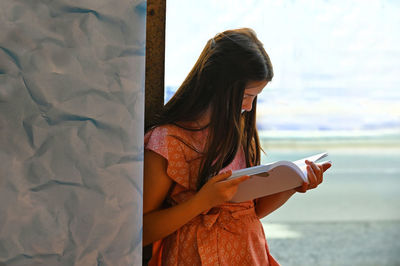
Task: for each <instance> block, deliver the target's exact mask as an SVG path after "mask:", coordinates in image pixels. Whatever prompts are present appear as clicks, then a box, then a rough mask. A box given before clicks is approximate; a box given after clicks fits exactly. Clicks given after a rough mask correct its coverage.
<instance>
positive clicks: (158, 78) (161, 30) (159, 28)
mask: <svg viewBox="0 0 400 266" xmlns="http://www.w3.org/2000/svg"><path fill="white" fill-rule="evenodd" d="M165 11H166V0H148V1H147V21H146V84H145V87H146V94H145V95H146V96H145V101H146V105H145V126H146V127H147V125H148V124H149V122H150V121H151V118H152V117H153V116H154V114H155V113H156V112H157V111H158V110H160V108H161V107H162V106H163V105H164V65H165V63H164V61H165Z"/></svg>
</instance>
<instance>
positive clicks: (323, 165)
mask: <svg viewBox="0 0 400 266" xmlns="http://www.w3.org/2000/svg"><path fill="white" fill-rule="evenodd" d="M321 166H322V171H323V172H325V171H326V170H328V169H329V168H330V167H331V166H332V163H331V162H326V163H323V164H321Z"/></svg>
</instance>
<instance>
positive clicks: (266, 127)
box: [165, 0, 400, 265]
mask: <svg viewBox="0 0 400 266" xmlns="http://www.w3.org/2000/svg"><path fill="white" fill-rule="evenodd" d="M399 14H400V2H399V1H389V0H371V1H355V0H346V1H344V0H343V1H340V0H336V1H323V0H315V1H305V0H304V1H296V0H282V1H272V0H271V1H269V0H263V1H261V0H260V1H257V0H249V1H237V0H234V1H233V0H230V1H228V0H219V1H212V0H202V1H194V0H191V1H183V0H182V1H178V0H176V1H167V19H166V61H165V97H166V98H165V101H167V100H168V99H169V98H170V97H171V96H172V94H173V93H174V92H175V91H176V89H177V88H178V86H179V85H180V84H181V83H182V81H183V80H184V78H185V77H186V75H187V74H188V73H189V71H190V69H191V68H192V66H193V65H194V63H195V61H196V59H197V58H198V56H199V55H200V52H201V50H202V49H203V47H204V45H205V44H206V42H207V40H208V39H210V38H211V37H213V36H214V35H215V34H217V33H218V32H221V31H224V30H226V29H233V28H241V27H250V28H253V29H254V30H255V31H256V33H257V35H258V37H259V39H260V40H261V41H262V42H263V43H264V47H265V49H266V51H267V53H268V54H269V56H270V58H271V61H272V64H273V66H274V73H275V76H274V79H273V81H272V82H270V83H269V84H268V85H267V87H266V88H265V89H264V91H263V92H262V93H261V94H260V95H259V97H258V105H257V108H258V109H257V112H258V118H257V120H258V122H257V125H258V128H259V132H260V137H261V141H262V146H263V149H264V150H265V152H266V154H265V155H264V156H263V158H262V162H263V163H267V162H272V161H276V160H297V159H301V158H303V157H306V156H309V155H312V154H314V153H317V152H324V151H327V152H328V153H329V154H330V156H329V159H330V160H332V162H333V166H332V168H331V169H329V170H328V172H327V173H326V174H325V180H324V183H323V184H322V185H321V186H320V187H318V189H316V190H313V191H309V192H307V193H305V194H298V195H295V196H294V197H293V198H291V199H290V200H289V201H288V202H287V203H286V204H285V205H284V206H283V207H281V208H280V209H279V210H277V211H276V212H274V213H273V214H271V215H269V216H268V217H266V218H264V219H263V220H262V222H263V225H264V228H265V233H266V237H267V240H268V243H269V246H270V249H271V253H272V254H273V255H274V256H275V257H276V258H277V259H278V261H279V262H280V263H281V264H282V265H400V256H398V253H399V252H400V241H398V239H399V238H400V193H399V191H400V31H399V28H400V16H399Z"/></svg>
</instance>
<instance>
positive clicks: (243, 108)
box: [242, 101, 253, 112]
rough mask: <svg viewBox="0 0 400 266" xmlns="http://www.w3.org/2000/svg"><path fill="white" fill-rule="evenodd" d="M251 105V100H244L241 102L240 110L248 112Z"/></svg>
mask: <svg viewBox="0 0 400 266" xmlns="http://www.w3.org/2000/svg"><path fill="white" fill-rule="evenodd" d="M252 107H253V101H249V102H244V103H243V104H242V110H245V111H247V112H250V111H251V108H252Z"/></svg>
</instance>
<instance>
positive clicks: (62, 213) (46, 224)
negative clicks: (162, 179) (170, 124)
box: [0, 0, 146, 266]
mask: <svg viewBox="0 0 400 266" xmlns="http://www.w3.org/2000/svg"><path fill="white" fill-rule="evenodd" d="M145 19H146V2H145V1H135V0H132V1H129V0H118V1H109V0H95V1H93V0H79V1H78V0H57V1H51V0H1V1H0V29H1V30H0V265H52V266H53V265H85V266H87V265H140V263H141V226H142V224H141V223H142V222H141V220H142V218H141V215H142V199H141V194H142V181H141V179H142V178H141V176H142V159H143V156H142V154H143V109H144V108H143V106H144V62H145Z"/></svg>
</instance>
